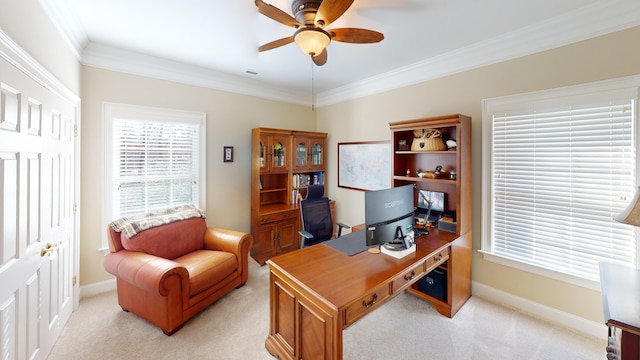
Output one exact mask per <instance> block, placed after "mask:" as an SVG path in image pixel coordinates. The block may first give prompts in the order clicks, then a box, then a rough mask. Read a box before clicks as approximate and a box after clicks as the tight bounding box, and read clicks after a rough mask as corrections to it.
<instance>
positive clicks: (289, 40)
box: [258, 36, 293, 51]
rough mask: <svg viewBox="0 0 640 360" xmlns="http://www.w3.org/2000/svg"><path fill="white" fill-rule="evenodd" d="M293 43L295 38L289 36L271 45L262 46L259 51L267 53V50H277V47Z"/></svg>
mask: <svg viewBox="0 0 640 360" xmlns="http://www.w3.org/2000/svg"><path fill="white" fill-rule="evenodd" d="M292 42H293V36H289V37H286V38H282V39H278V40H274V41H272V42H270V43H266V44H264V45H261V46H260V47H259V48H258V51H267V50H271V49H275V48H277V47H280V46H282V45H287V44H290V43H292Z"/></svg>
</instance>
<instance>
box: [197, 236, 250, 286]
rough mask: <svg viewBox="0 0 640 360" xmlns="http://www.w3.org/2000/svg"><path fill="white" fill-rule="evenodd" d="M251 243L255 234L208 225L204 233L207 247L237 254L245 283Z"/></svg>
mask: <svg viewBox="0 0 640 360" xmlns="http://www.w3.org/2000/svg"><path fill="white" fill-rule="evenodd" d="M251 245H253V236H251V234H247V233H244V232H240V231H234V230H228V229H221V228H216V227H208V228H207V231H205V233H204V248H205V249H207V250H217V251H226V252H230V253H232V254H235V255H236V258H237V259H238V271H239V272H240V276H241V277H242V284H243V285H244V283H245V282H246V281H247V278H248V277H249V261H248V260H249V249H251Z"/></svg>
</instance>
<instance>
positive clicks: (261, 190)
mask: <svg viewBox="0 0 640 360" xmlns="http://www.w3.org/2000/svg"><path fill="white" fill-rule="evenodd" d="M278 191H287V188H272V189H260V193H262V194H264V193H271V192H278Z"/></svg>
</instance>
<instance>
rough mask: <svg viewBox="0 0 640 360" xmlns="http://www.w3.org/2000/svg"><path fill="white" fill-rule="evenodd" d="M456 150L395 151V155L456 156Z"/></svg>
mask: <svg viewBox="0 0 640 360" xmlns="http://www.w3.org/2000/svg"><path fill="white" fill-rule="evenodd" d="M457 153H458V152H457V151H456V150H433V151H411V150H396V151H395V154H396V155H415V154H457Z"/></svg>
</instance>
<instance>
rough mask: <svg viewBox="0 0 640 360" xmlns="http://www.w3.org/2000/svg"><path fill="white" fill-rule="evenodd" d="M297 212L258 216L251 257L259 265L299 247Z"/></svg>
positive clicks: (288, 211) (293, 210)
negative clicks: (258, 221)
mask: <svg viewBox="0 0 640 360" xmlns="http://www.w3.org/2000/svg"><path fill="white" fill-rule="evenodd" d="M298 219H299V217H298V210H297V209H291V210H286V211H281V212H277V213H268V214H263V215H261V216H260V226H258V228H257V230H256V231H255V233H254V243H253V247H252V248H251V255H252V256H253V258H254V259H255V260H256V261H257V262H258V263H259V264H260V265H263V264H264V262H265V261H267V260H268V259H269V258H271V257H272V256H274V255H277V254H283V253H286V252H289V251H293V250H296V249H297V248H298V247H299V235H298Z"/></svg>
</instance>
